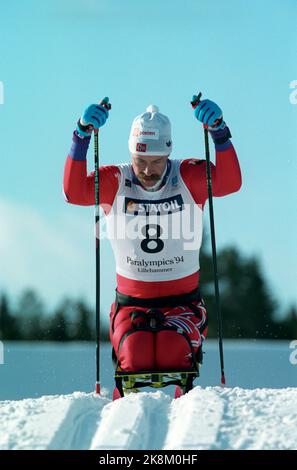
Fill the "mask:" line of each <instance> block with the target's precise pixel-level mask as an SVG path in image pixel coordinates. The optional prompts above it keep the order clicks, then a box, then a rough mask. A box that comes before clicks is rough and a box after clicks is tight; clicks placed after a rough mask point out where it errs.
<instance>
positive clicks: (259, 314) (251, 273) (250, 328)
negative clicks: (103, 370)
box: [0, 247, 297, 341]
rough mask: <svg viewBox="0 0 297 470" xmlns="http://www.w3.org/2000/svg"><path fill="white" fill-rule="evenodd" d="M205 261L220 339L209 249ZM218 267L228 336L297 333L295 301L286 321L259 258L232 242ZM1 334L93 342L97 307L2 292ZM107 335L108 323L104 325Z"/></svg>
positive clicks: (212, 331)
mask: <svg viewBox="0 0 297 470" xmlns="http://www.w3.org/2000/svg"><path fill="white" fill-rule="evenodd" d="M200 266H201V282H200V286H201V293H202V296H203V298H204V300H205V302H206V308H207V312H208V317H209V330H208V338H216V337H217V319H216V312H215V299H214V288H213V270H212V257H211V254H208V253H206V252H205V251H204V250H202V252H201V254H200ZM218 271H219V279H220V294H221V311H222V318H223V334H224V337H225V338H234V339H243V338H258V339H294V338H297V309H296V306H295V305H292V306H291V307H289V308H288V311H287V313H286V315H285V316H284V317H283V320H280V319H279V315H278V312H279V309H280V305H279V304H278V302H277V296H276V295H275V293H273V292H271V290H270V288H269V285H268V283H267V281H266V280H265V278H264V275H263V273H262V269H261V266H260V264H259V261H258V260H257V259H256V258H255V257H244V256H242V255H241V254H240V253H239V251H238V250H237V249H235V248H233V247H231V248H225V249H223V250H221V251H220V252H219V253H218ZM105 313H106V312H105ZM104 316H105V315H104ZM0 339H1V340H26V341H32V340H39V341H93V340H94V339H95V311H94V310H93V309H92V308H90V307H89V306H88V305H87V304H86V303H85V301H83V300H71V299H64V300H63V301H62V302H61V303H60V304H59V305H58V306H57V308H56V309H55V311H53V312H52V313H50V312H48V311H46V307H45V306H44V304H43V302H42V301H41V299H40V298H39V296H38V293H36V292H35V291H34V290H25V291H24V292H23V293H22V294H21V296H20V299H19V302H18V304H17V306H16V307H15V308H14V309H13V308H12V307H11V303H10V300H9V298H8V296H7V295H6V294H5V293H2V294H1V296H0ZM102 340H108V325H106V324H103V325H102Z"/></svg>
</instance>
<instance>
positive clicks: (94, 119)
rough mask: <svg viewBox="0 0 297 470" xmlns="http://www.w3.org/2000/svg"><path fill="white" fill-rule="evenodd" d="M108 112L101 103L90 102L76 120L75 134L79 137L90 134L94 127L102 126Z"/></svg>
mask: <svg viewBox="0 0 297 470" xmlns="http://www.w3.org/2000/svg"><path fill="white" fill-rule="evenodd" d="M108 114H109V113H108V109H107V108H106V107H104V106H102V105H101V104H91V105H90V106H88V107H87V108H86V109H85V111H84V113H83V115H82V117H81V118H80V119H79V120H78V122H77V127H76V132H77V134H78V135H79V136H81V137H87V136H90V135H91V134H92V131H93V130H94V129H99V127H102V126H104V124H105V123H106V120H107V118H108Z"/></svg>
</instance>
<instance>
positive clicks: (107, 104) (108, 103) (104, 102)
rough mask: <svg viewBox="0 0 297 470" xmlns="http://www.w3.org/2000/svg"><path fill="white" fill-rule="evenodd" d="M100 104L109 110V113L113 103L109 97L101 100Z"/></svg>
mask: <svg viewBox="0 0 297 470" xmlns="http://www.w3.org/2000/svg"><path fill="white" fill-rule="evenodd" d="M99 104H101V106H103V108H105V109H107V111H109V110H110V109H111V103H110V102H109V98H108V96H106V97H105V98H103V100H101V101H100V103H99Z"/></svg>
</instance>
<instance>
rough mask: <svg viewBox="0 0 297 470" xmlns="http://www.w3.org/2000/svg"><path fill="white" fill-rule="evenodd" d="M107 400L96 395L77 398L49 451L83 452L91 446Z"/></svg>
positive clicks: (54, 437)
mask: <svg viewBox="0 0 297 470" xmlns="http://www.w3.org/2000/svg"><path fill="white" fill-rule="evenodd" d="M106 403H107V399H104V398H101V397H97V396H96V395H93V396H89V397H88V399H87V400H86V399H85V398H76V399H75V400H74V401H73V402H72V403H71V405H70V407H69V409H68V411H67V413H66V415H65V417H64V419H63V421H62V422H61V425H60V426H59V429H58V430H57V431H56V433H55V434H54V436H53V439H52V440H51V442H50V443H49V446H48V449H49V450H55V449H58V450H68V449H69V450H83V449H88V448H89V447H90V445H91V441H92V438H93V435H94V434H95V432H96V430H97V427H98V423H99V421H100V412H101V410H102V409H103V407H104V406H105V405H106Z"/></svg>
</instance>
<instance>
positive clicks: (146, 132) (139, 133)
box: [133, 127, 159, 140]
mask: <svg viewBox="0 0 297 470" xmlns="http://www.w3.org/2000/svg"><path fill="white" fill-rule="evenodd" d="M133 136H134V137H143V138H144V139H146V140H158V139H159V129H139V128H138V127H136V128H135V129H134V131H133Z"/></svg>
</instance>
